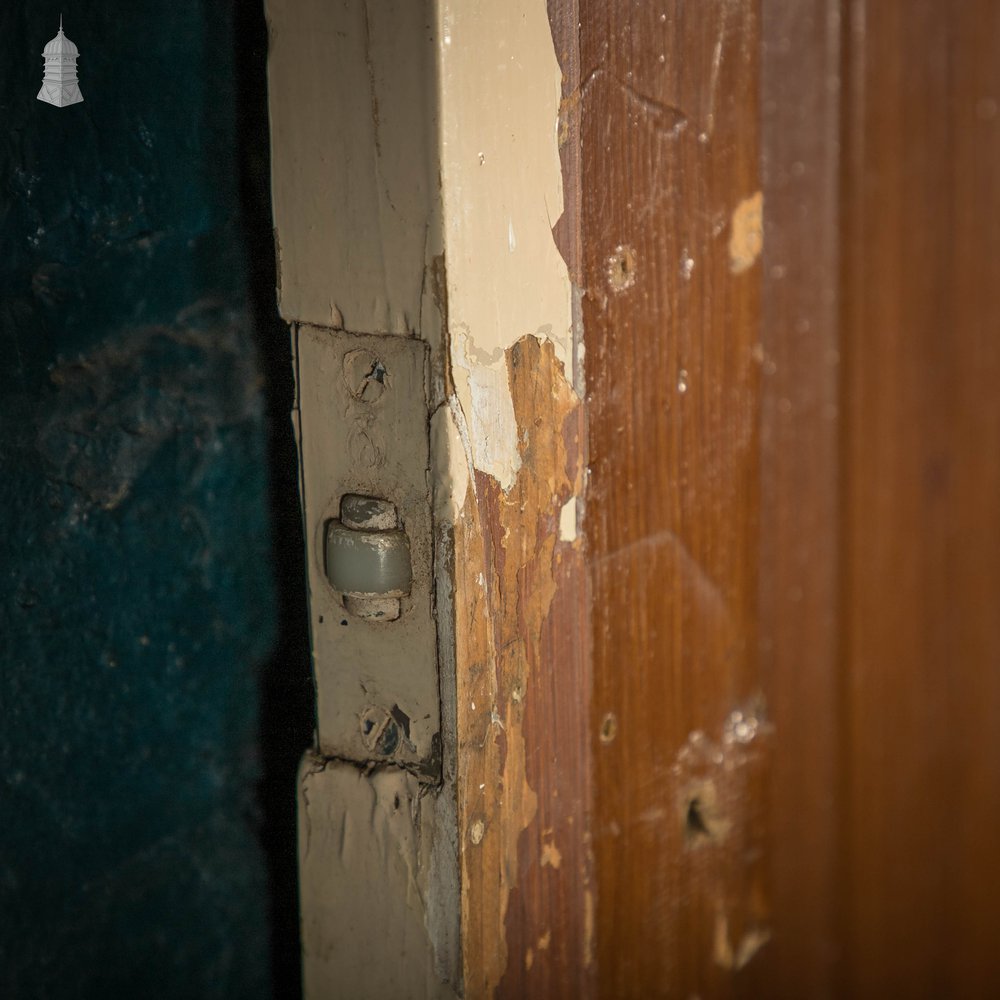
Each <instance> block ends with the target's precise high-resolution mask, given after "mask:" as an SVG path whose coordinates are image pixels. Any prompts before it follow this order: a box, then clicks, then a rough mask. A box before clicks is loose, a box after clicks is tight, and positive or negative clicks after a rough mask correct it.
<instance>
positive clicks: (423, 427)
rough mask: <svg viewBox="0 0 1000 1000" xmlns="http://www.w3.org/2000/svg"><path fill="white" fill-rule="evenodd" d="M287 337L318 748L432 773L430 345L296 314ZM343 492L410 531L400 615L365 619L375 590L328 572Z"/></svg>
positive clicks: (435, 701) (397, 600) (435, 750)
mask: <svg viewBox="0 0 1000 1000" xmlns="http://www.w3.org/2000/svg"><path fill="white" fill-rule="evenodd" d="M296 344H297V360H298V406H299V438H300V445H299V446H300V452H301V454H300V460H301V463H302V465H301V472H302V494H303V506H304V514H305V525H306V546H307V550H308V552H307V556H308V574H309V592H310V593H309V603H310V616H311V629H312V647H313V669H314V671H315V676H316V688H317V731H318V742H319V749H320V752H321V753H322V754H323V755H324V756H327V757H339V758H343V759H347V760H354V761H358V762H359V763H365V762H369V761H376V762H378V761H384V762H386V763H394V764H398V765H400V766H403V767H406V768H408V769H409V770H412V771H415V772H416V773H417V774H418V775H420V776H423V777H425V778H426V779H429V780H436V779H437V778H438V777H439V775H440V700H439V688H438V671H437V643H436V630H435V623H434V608H433V586H432V551H433V546H432V525H431V503H430V474H429V465H430V455H429V431H428V426H429V424H428V420H429V418H428V403H427V372H428V364H427V345H426V344H425V343H424V342H423V341H420V340H416V339H414V338H410V337H401V336H370V335H366V334H354V333H344V332H342V331H337V330H328V329H324V328H321V327H315V326H305V325H303V326H299V327H298V329H297V333H296ZM345 496H347V497H348V498H351V497H358V496H360V497H372V498H375V499H378V500H380V501H383V506H387V505H391V506H392V507H394V508H395V520H396V522H397V525H398V528H399V529H401V530H402V531H403V532H405V535H406V540H407V541H408V543H409V556H410V562H411V567H412V578H411V581H410V585H409V593H407V594H405V595H404V596H396V597H393V598H391V599H389V603H390V604H394V605H395V608H396V610H394V611H393V612H391V613H392V614H394V615H398V617H395V618H393V619H392V620H386V618H385V617H381V618H380V617H377V616H373V612H372V610H371V609H372V608H374V609H376V610H375V612H374V614H375V615H379V614H381V612H380V611H378V608H379V607H380V605H379V602H378V598H375V599H373V598H364V599H359V598H357V597H352V596H351V595H347V594H343V593H340V592H338V591H337V590H336V589H334V587H333V585H331V583H330V576H331V575H332V576H333V578H334V579H338V575H337V573H336V572H334V571H332V570H331V571H330V572H328V569H330V568H329V567H328V566H327V557H328V553H333V554H334V557H336V551H337V549H336V546H328V545H327V539H328V535H331V537H332V535H333V534H336V533H342V534H348V537H349V533H348V532H347V529H346V528H344V527H343V526H342V524H341V520H340V519H341V517H342V512H341V506H342V501H343V498H344V497H345ZM351 502H352V501H351V500H350V499H349V500H348V503H351ZM345 509H346V508H345ZM331 525H332V528H331ZM348 544H350V543H349V542H348ZM362 548H363V546H362Z"/></svg>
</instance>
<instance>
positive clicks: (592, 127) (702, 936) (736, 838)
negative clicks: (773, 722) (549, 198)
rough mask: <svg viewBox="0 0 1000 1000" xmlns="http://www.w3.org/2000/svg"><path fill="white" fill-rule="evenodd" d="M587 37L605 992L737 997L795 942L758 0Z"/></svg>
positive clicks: (668, 15)
mask: <svg viewBox="0 0 1000 1000" xmlns="http://www.w3.org/2000/svg"><path fill="white" fill-rule="evenodd" d="M580 21H581V25H582V26H581V78H582V84H581V94H582V112H581V113H582V122H581V129H582V149H583V168H582V184H583V199H582V230H583V274H584V280H585V296H584V300H583V317H584V330H585V341H586V348H587V352H586V356H587V361H586V366H587V391H588V402H589V413H588V429H589V447H590V467H591V480H590V490H589V495H588V501H587V513H586V520H585V524H586V532H587V541H588V547H589V556H588V558H589V565H590V569H591V573H592V582H593V611H592V614H593V619H592V635H593V643H594V663H593V670H594V691H593V699H592V713H591V726H592V731H593V743H594V753H595V754H596V761H597V763H596V772H595V773H596V778H595V781H596V785H595V789H596V792H595V794H596V807H595V808H596V815H595V829H594V850H595V859H596V872H597V889H598V900H599V903H598V910H597V924H596V934H597V961H598V981H599V986H600V993H601V995H603V996H607V997H655V996H681V997H686V996H690V995H693V994H697V995H700V996H720V995H726V994H727V993H728V992H731V991H732V990H734V989H736V982H737V978H738V977H739V976H740V975H741V970H743V969H746V968H747V967H748V966H749V965H750V964H751V963H752V962H754V961H756V960H757V956H758V954H759V953H760V952H761V950H762V949H764V948H766V947H767V946H768V941H769V937H770V934H771V929H770V916H769V902H768V899H767V896H766V892H765V888H766V887H765V871H764V866H763V863H762V859H763V847H764V843H763V830H764V821H765V816H764V809H763V797H762V789H763V784H762V782H763V774H764V768H765V765H766V753H767V751H766V745H767V742H768V741H769V738H770V737H769V735H768V732H769V730H768V726H767V723H766V709H765V706H764V704H763V702H762V700H761V699H760V697H759V695H760V693H761V692H760V687H759V681H758V675H757V603H758V597H757V579H758V566H757V554H758V548H757V537H758V490H759V478H758V476H759V473H758V398H759V378H760V372H759V369H760V360H761V352H760V342H759V322H760V262H759V253H760V249H761V210H762V199H761V193H760V179H759V175H758V155H759V146H758V121H759V114H758V100H759V90H758V71H759V25H758V20H757V4H756V3H754V2H750V0H728V2H726V0H716V2H702V3H697V4H674V3H664V4H652V3H651V4H642V5H638V6H637V5H634V4H631V3H625V2H624V0H583V2H581V4H580Z"/></svg>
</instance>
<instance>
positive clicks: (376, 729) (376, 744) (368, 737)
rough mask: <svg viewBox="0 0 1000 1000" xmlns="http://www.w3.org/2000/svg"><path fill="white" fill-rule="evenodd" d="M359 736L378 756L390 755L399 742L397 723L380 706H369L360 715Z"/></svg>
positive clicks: (397, 747)
mask: <svg viewBox="0 0 1000 1000" xmlns="http://www.w3.org/2000/svg"><path fill="white" fill-rule="evenodd" d="M361 738H362V740H364V743H365V746H366V747H367V748H368V749H369V750H370V751H371V752H372V753H374V754H377V755H378V756H379V757H391V756H392V755H393V754H394V753H395V752H396V751H397V750H398V749H399V743H400V733H399V724H398V723H397V722H396V720H395V719H393V718H392V716H391V715H390V714H389V713H388V712H387V711H385V709H382V708H369V709H368V710H367V711H366V712H365V713H364V715H362V716H361Z"/></svg>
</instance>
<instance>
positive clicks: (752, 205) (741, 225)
mask: <svg viewBox="0 0 1000 1000" xmlns="http://www.w3.org/2000/svg"><path fill="white" fill-rule="evenodd" d="M763 248H764V195H763V193H762V192H760V191H758V192H757V193H756V194H754V195H751V196H750V197H749V198H744V199H743V201H741V202H740V203H739V204H738V205H737V206H736V208H735V209H734V210H733V217H732V221H731V223H730V233H729V269H730V271H732V272H733V274H742V273H743V272H744V271H747V270H749V269H750V268H751V267H753V265H754V262H755V261H756V260H757V258H758V257H759V256H760V252H761V250H763Z"/></svg>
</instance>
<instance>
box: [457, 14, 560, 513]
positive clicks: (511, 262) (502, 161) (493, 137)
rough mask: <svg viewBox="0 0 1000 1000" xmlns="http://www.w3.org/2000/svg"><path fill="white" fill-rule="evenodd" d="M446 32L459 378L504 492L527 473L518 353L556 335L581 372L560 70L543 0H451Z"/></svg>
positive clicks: (479, 442)
mask: <svg viewBox="0 0 1000 1000" xmlns="http://www.w3.org/2000/svg"><path fill="white" fill-rule="evenodd" d="M438 28H439V32H438V37H439V39H440V42H439V48H438V54H439V55H438V57H439V60H440V65H439V81H440V83H439V86H440V102H441V119H440V122H441V124H440V141H441V150H440V153H441V178H442V190H443V197H442V201H443V219H444V227H443V228H444V247H445V262H446V271H447V279H446V280H447V289H448V317H449V328H450V332H451V364H452V374H453V379H454V383H455V392H456V395H457V397H458V403H459V405H460V406H461V409H462V412H463V413H464V414H465V418H466V423H467V425H468V428H469V443H470V446H471V449H472V459H473V464H474V466H475V468H476V469H478V470H479V471H481V472H485V473H488V474H489V475H491V476H493V477H495V478H496V479H497V481H498V482H499V483H500V485H501V486H502V487H503V489H504V490H505V491H506V490H509V489H510V487H511V485H512V484H513V482H514V477H515V476H516V474H517V470H518V468H519V466H520V457H519V455H518V450H517V438H516V434H517V432H516V426H515V421H514V408H513V405H512V403H511V398H510V387H509V385H508V380H507V365H506V357H505V352H506V350H507V348H508V347H510V346H511V345H512V344H513V343H514V342H515V341H517V340H518V339H519V338H521V337H523V336H525V335H526V334H530V335H533V336H535V337H538V338H539V339H540V340H541V339H547V340H550V341H551V342H552V344H553V346H554V348H555V352H556V357H557V358H558V359H559V360H560V361H561V362H562V363H563V366H564V370H566V371H570V369H569V362H570V358H571V355H570V351H571V347H572V333H571V330H572V314H571V285H570V279H569V274H568V272H567V269H566V264H565V262H564V261H563V259H562V257H561V256H560V254H559V251H558V249H557V248H556V245H555V241H554V240H553V238H552V225H553V223H555V221H556V220H557V219H558V218H559V216H560V215H561V214H562V210H563V193H562V173H561V168H560V162H559V148H558V120H559V100H560V88H561V72H560V69H559V64H558V61H557V60H556V55H555V50H554V48H553V44H552V34H551V30H550V27H549V22H548V15H547V12H546V6H545V0H483V2H481V3H477V4H468V3H464V2H460V0H440V2H439V4H438ZM461 500H462V498H457V501H458V503H459V504H461Z"/></svg>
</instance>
